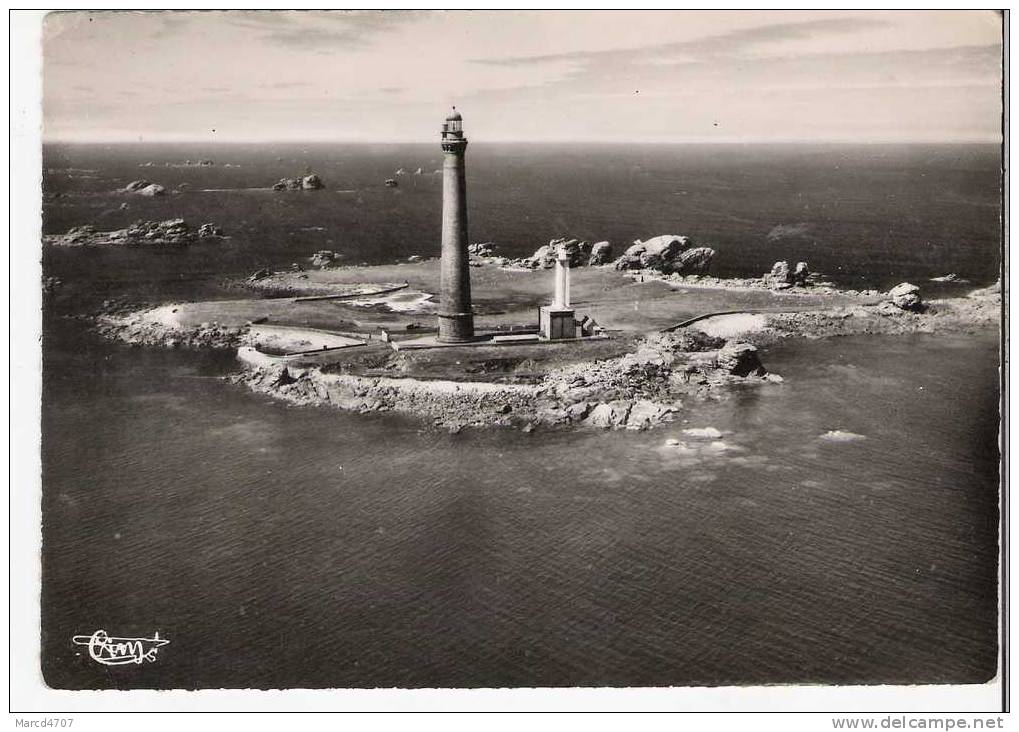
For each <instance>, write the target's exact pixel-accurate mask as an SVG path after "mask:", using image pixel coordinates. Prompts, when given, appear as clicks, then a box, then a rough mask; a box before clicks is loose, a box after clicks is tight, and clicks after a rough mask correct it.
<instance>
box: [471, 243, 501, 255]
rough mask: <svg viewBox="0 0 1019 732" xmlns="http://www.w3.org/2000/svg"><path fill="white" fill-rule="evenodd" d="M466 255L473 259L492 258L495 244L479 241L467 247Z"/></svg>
mask: <svg viewBox="0 0 1019 732" xmlns="http://www.w3.org/2000/svg"><path fill="white" fill-rule="evenodd" d="M467 253H468V254H470V255H471V256H474V257H492V256H494V255H495V243H494V242H490V241H481V242H476V243H474V244H468V245H467Z"/></svg>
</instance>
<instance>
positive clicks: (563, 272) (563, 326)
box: [538, 247, 577, 341]
mask: <svg viewBox="0 0 1019 732" xmlns="http://www.w3.org/2000/svg"><path fill="white" fill-rule="evenodd" d="M538 328H539V330H540V331H541V335H542V337H543V338H547V339H548V340H550V341H558V340H563V339H566V338H576V337H577V321H576V319H575V317H574V313H573V308H571V307H570V255H569V254H567V252H566V249H565V248H563V247H559V250H558V251H557V252H556V263H555V296H554V298H553V300H552V304H551V305H542V306H541V307H540V308H539V309H538Z"/></svg>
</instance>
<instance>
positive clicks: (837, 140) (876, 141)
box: [40, 135, 1003, 146]
mask: <svg viewBox="0 0 1019 732" xmlns="http://www.w3.org/2000/svg"><path fill="white" fill-rule="evenodd" d="M40 142H41V143H42V144H43V145H75V144H77V145H174V144H210V143H211V144H226V145H254V144H259V145H280V144H285V145H301V144H307V145H317V144H340V145H429V144H435V145H436V146H437V145H438V140H437V139H431V138H430V139H421V138H414V139H388V140H382V139H379V140H366V139H363V138H332V137H309V138H304V139H302V138H289V137H280V138H262V137H251V138H243V137H238V138H229V139H214V138H213V139H210V138H208V137H162V138H156V139H149V140H146V139H132V138H126V137H125V138H101V137H95V138H88V137H80V138H79V137H60V136H55V137H50V138H46V137H43V138H41V139H40ZM472 142H474V143H475V144H482V145H484V144H493V145H514V144H516V145H520V144H527V145H614V146H620V145H977V144H980V145H1001V144H1002V142H1003V137H1002V136H1001V135H998V136H987V135H979V136H968V137H944V138H924V137H903V138H893V137H888V138H847V137H818V138H788V137H785V138H781V137H776V138H762V137H758V138H752V137H747V138H736V137H733V138H724V139H709V138H676V139H644V140H634V139H627V140H619V139H612V138H591V139H587V140H584V139H577V138H563V139H546V140H533V139H520V138H492V139H483V140H481V141H478V140H477V138H475V139H474V140H472Z"/></svg>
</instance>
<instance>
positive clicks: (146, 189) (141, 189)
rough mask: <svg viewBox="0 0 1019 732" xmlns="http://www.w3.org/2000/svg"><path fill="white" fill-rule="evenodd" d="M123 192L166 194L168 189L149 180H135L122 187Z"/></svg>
mask: <svg viewBox="0 0 1019 732" xmlns="http://www.w3.org/2000/svg"><path fill="white" fill-rule="evenodd" d="M121 192H122V193H136V194H138V195H139V196H149V197H152V196H165V195H166V189H165V188H163V186H161V185H159V184H158V183H153V182H151V181H147V180H144V179H143V180H133V181H131V182H130V183H128V184H127V185H126V186H124V188H122V189H121Z"/></svg>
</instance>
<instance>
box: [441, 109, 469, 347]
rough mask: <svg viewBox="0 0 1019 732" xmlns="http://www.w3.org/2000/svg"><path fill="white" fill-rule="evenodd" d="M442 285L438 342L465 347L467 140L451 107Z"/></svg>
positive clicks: (445, 140) (446, 128)
mask: <svg viewBox="0 0 1019 732" xmlns="http://www.w3.org/2000/svg"><path fill="white" fill-rule="evenodd" d="M442 152H443V153H444V155H443V158H444V159H443V161H442V281H441V286H440V295H439V297H440V300H441V302H440V307H441V311H440V312H439V340H440V341H442V342H443V343H464V342H466V341H470V340H473V338H474V313H473V311H472V310H471V274H470V268H469V267H468V264H467V176H466V167H465V161H464V157H465V154H466V152H467V138H466V137H464V133H463V117H461V116H460V113H459V112H457V111H456V107H453V111H451V112H450V113H449V116H448V117H446V122H445V123H444V124H443V125H442Z"/></svg>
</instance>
